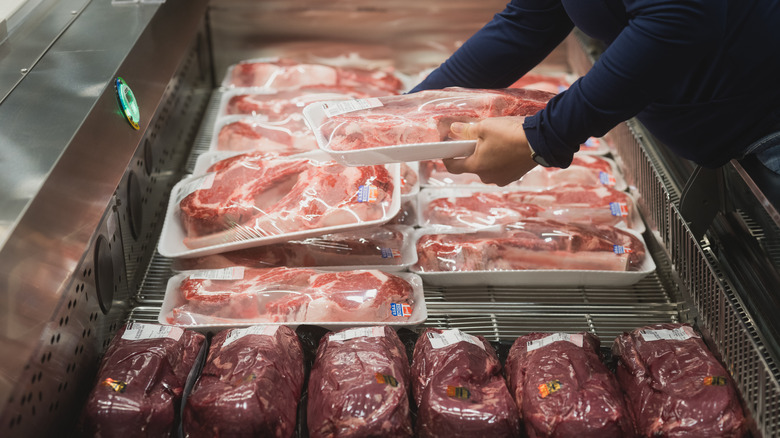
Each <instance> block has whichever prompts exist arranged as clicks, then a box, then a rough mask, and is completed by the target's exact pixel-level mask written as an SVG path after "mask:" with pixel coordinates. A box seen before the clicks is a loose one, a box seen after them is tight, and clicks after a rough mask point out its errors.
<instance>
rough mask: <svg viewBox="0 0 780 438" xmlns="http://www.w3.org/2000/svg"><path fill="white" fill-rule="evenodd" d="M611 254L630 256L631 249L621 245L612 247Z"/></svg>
mask: <svg viewBox="0 0 780 438" xmlns="http://www.w3.org/2000/svg"><path fill="white" fill-rule="evenodd" d="M612 252H614V253H615V254H617V255H620V254H631V252H632V251H631V248H628V247H625V246H623V245H612Z"/></svg>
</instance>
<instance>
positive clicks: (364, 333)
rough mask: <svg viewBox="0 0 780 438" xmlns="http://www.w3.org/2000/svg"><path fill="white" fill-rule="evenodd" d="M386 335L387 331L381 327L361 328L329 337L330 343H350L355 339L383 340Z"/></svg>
mask: <svg viewBox="0 0 780 438" xmlns="http://www.w3.org/2000/svg"><path fill="white" fill-rule="evenodd" d="M384 335H385V329H384V328H383V327H380V326H374V327H360V328H354V329H349V330H344V331H343V332H339V333H334V334H332V335H330V336H329V337H328V341H348V340H350V339H355V338H361V337H365V338H381V337H383V336H384Z"/></svg>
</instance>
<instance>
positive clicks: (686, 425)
mask: <svg viewBox="0 0 780 438" xmlns="http://www.w3.org/2000/svg"><path fill="white" fill-rule="evenodd" d="M612 352H613V355H614V356H615V357H616V358H617V376H618V380H619V382H620V386H621V387H622V389H623V391H624V392H625V393H626V398H627V401H628V405H629V408H630V412H631V413H632V415H633V419H634V423H635V425H636V430H637V433H638V435H639V436H642V437H655V436H664V437H705V436H706V437H742V436H745V435H746V429H747V427H746V421H745V416H744V413H743V410H742V406H741V404H740V400H739V396H738V395H737V391H736V389H735V387H734V382H733V381H732V379H731V376H730V375H729V373H728V371H726V369H725V368H724V367H723V366H722V365H721V364H720V362H718V360H717V359H716V358H715V356H714V355H713V354H712V353H711V352H710V351H709V350H708V349H707V346H706V345H705V344H704V341H703V340H702V339H701V336H699V335H698V334H697V333H696V332H695V331H694V330H693V327H691V326H690V325H688V324H654V325H650V326H646V327H642V328H638V329H635V330H633V331H631V332H630V333H623V334H622V335H620V336H618V338H617V339H616V340H615V342H614V344H613V346H612Z"/></svg>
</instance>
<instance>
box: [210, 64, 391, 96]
mask: <svg viewBox="0 0 780 438" xmlns="http://www.w3.org/2000/svg"><path fill="white" fill-rule="evenodd" d="M222 85H223V86H225V87H229V88H235V87H261V88H270V89H273V90H277V91H282V90H295V89H301V88H306V87H347V88H359V87H364V88H374V89H377V90H383V91H386V92H387V94H398V93H399V92H401V91H402V90H403V89H404V84H403V82H402V81H401V79H400V78H398V77H397V76H396V75H395V74H394V73H393V72H392V71H385V70H382V69H366V68H359V67H350V66H336V65H328V64H321V63H309V62H300V61H298V60H295V59H292V58H274V59H248V60H244V61H241V62H239V63H237V64H234V65H232V66H230V68H229V69H228V72H227V75H225V79H224V80H223V83H222Z"/></svg>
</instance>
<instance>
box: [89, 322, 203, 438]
mask: <svg viewBox="0 0 780 438" xmlns="http://www.w3.org/2000/svg"><path fill="white" fill-rule="evenodd" d="M205 340H206V338H205V336H203V335H202V334H200V333H196V332H193V331H190V330H183V329H181V328H179V327H171V326H165V325H157V324H143V323H128V324H126V325H125V326H123V327H122V328H121V329H119V331H118V332H117V334H116V335H115V336H114V338H113V339H112V340H111V343H110V344H109V346H108V349H107V350H106V353H105V355H104V356H103V360H102V362H101V364H100V369H99V371H98V377H97V384H96V385H95V386H94V387H93V388H92V391H91V392H90V394H89V398H88V399H87V403H86V405H85V408H84V413H83V415H82V418H81V429H82V432H83V434H84V436H92V437H118V436H137V437H142V436H143V437H168V436H174V434H175V433H176V432H177V423H178V419H179V412H180V409H181V400H182V395H183V393H184V389H185V385H186V384H187V381H188V380H189V379H192V378H194V376H191V373H192V372H193V370H195V369H197V366H196V364H197V362H198V358H199V354H200V352H201V350H204V351H205Z"/></svg>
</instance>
